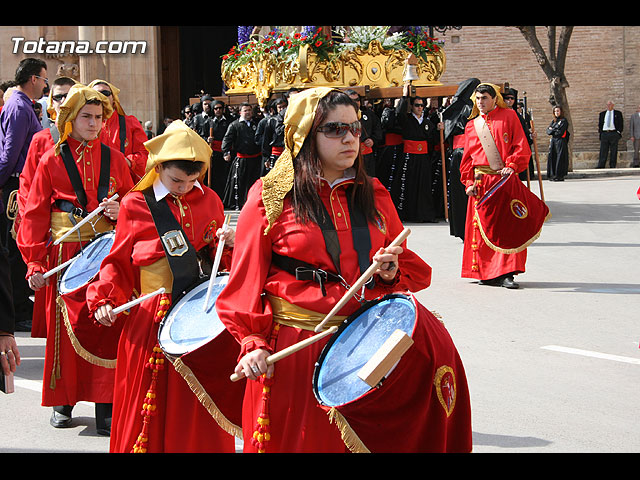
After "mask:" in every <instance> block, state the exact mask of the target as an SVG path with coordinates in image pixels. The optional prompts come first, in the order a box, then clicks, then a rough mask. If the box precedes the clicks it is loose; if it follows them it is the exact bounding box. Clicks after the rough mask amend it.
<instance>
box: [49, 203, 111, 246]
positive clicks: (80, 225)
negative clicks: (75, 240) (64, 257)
mask: <svg viewBox="0 0 640 480" xmlns="http://www.w3.org/2000/svg"><path fill="white" fill-rule="evenodd" d="M117 198H118V194H117V193H116V194H115V195H114V196H113V197H111V198H109V199H107V202H109V201H111V200H115V199H117ZM102 210H104V207H98V208H96V209H95V210H94V211H93V212H91V213H90V214H89V215H87V216H86V217H84V218H83V219H82V220H80V221H79V222H78V223H76V225H75V226H74V227H73V228H72V229H70V230H69V231H68V232H67V233H65V234H64V235H62V236H61V237H60V238H59V239H57V240H56V241H55V242H53V244H54V245H58V244H59V243H60V242H62V240H64V239H65V238H67V237H68V236H69V235H71V234H72V233H73V232H75V231H76V230H78V229H79V228H80V227H82V226H83V225H84V224H85V223H87V222H88V221H89V220H91V219H92V218H93V217H95V216H96V215H98V214H99V213H100V212H102Z"/></svg>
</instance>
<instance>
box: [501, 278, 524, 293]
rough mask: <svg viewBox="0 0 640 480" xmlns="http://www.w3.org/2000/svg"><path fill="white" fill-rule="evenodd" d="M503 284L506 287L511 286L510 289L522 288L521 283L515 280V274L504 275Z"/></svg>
mask: <svg viewBox="0 0 640 480" xmlns="http://www.w3.org/2000/svg"><path fill="white" fill-rule="evenodd" d="M501 285H502V286H503V287H504V288H510V289H514V290H515V289H516V288H520V285H519V284H518V283H516V282H515V281H514V280H513V276H512V275H507V276H506V277H504V278H503V279H502V284H501Z"/></svg>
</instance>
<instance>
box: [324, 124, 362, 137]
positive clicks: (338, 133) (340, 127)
mask: <svg viewBox="0 0 640 480" xmlns="http://www.w3.org/2000/svg"><path fill="white" fill-rule="evenodd" d="M361 131H362V125H361V124H360V121H359V120H356V121H355V122H353V123H343V122H329V123H325V124H324V125H321V126H319V127H318V132H322V133H324V135H325V137H327V138H342V137H344V136H345V135H346V134H347V132H351V135H353V136H354V137H359V136H360V133H361Z"/></svg>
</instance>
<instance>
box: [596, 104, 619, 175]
mask: <svg viewBox="0 0 640 480" xmlns="http://www.w3.org/2000/svg"><path fill="white" fill-rule="evenodd" d="M623 126H624V120H623V118H622V112H620V111H619V110H614V109H613V102H612V101H611V100H609V101H608V102H607V109H606V110H605V111H604V112H600V117H599V120H598V133H599V134H600V157H599V158H598V166H597V167H596V168H604V165H605V163H607V154H609V155H610V156H609V166H610V167H611V168H615V167H616V162H617V160H618V141H619V140H620V138H621V137H622V129H623Z"/></svg>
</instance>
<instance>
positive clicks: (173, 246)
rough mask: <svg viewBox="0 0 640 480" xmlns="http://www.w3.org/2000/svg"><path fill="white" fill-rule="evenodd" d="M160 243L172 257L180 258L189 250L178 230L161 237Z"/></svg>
mask: <svg viewBox="0 0 640 480" xmlns="http://www.w3.org/2000/svg"><path fill="white" fill-rule="evenodd" d="M162 243H164V246H165V247H166V250H167V252H168V253H169V255H171V256H172V257H181V256H182V255H184V254H185V253H186V252H187V250H189V245H188V244H187V241H186V239H185V238H184V235H183V234H182V231H180V230H171V231H169V232H167V233H165V234H164V235H162Z"/></svg>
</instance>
